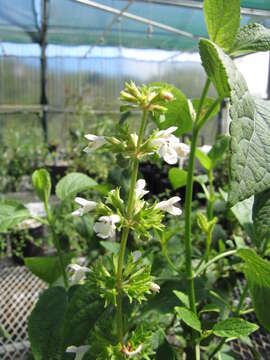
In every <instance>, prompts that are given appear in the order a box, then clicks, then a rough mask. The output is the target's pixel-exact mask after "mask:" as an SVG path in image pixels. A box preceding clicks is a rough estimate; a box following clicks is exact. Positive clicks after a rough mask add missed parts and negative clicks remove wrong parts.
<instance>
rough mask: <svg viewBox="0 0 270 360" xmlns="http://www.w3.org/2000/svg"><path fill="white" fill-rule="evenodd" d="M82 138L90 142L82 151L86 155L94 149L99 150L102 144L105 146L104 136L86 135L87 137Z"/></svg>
mask: <svg viewBox="0 0 270 360" xmlns="http://www.w3.org/2000/svg"><path fill="white" fill-rule="evenodd" d="M84 137H85V138H86V139H87V140H89V141H90V143H89V144H88V146H87V147H86V148H84V149H83V151H85V152H87V153H88V152H91V151H93V150H96V149H98V148H100V147H101V146H103V145H104V144H106V140H105V138H104V136H97V135H93V134H87V135H84Z"/></svg>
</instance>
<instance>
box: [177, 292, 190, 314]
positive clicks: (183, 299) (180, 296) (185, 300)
mask: <svg viewBox="0 0 270 360" xmlns="http://www.w3.org/2000/svg"><path fill="white" fill-rule="evenodd" d="M173 293H174V295H176V296H177V297H178V299H179V300H180V301H181V302H182V303H183V304H184V305H185V307H186V308H188V309H189V300H188V296H187V295H186V294H185V293H183V292H182V291H178V290H173Z"/></svg>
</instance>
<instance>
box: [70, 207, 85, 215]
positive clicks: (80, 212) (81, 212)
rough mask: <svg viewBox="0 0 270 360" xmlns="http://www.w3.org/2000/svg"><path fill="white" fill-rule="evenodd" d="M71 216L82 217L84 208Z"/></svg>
mask: <svg viewBox="0 0 270 360" xmlns="http://www.w3.org/2000/svg"><path fill="white" fill-rule="evenodd" d="M71 215H72V216H82V215H83V211H82V208H80V209H77V210H75V211H73V212H72V213H71Z"/></svg>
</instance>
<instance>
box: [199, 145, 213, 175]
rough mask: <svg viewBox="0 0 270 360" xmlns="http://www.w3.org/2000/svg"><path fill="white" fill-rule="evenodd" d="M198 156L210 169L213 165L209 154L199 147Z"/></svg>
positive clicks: (207, 168) (206, 167) (204, 165)
mask: <svg viewBox="0 0 270 360" xmlns="http://www.w3.org/2000/svg"><path fill="white" fill-rule="evenodd" d="M195 155H196V158H197V159H198V160H199V161H200V163H201V165H202V166H203V167H204V168H205V169H206V170H210V169H211V167H212V161H211V159H210V157H209V156H208V155H206V154H205V153H204V152H203V151H201V150H200V149H199V148H197V149H196V151H195Z"/></svg>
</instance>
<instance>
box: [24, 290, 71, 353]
mask: <svg viewBox="0 0 270 360" xmlns="http://www.w3.org/2000/svg"><path fill="white" fill-rule="evenodd" d="M67 302H68V297H67V293H66V291H65V290H64V289H63V288H62V287H52V288H50V289H48V290H45V291H44V292H43V294H42V295H41V297H40V298H39V301H38V302H37V304H36V306H35V308H34V310H33V311H32V313H31V315H30V318H29V321H28V336H29V340H30V343H31V349H32V352H33V355H34V358H35V360H49V359H54V360H61V359H62V354H63V324H64V317H65V312H66V308H67Z"/></svg>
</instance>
